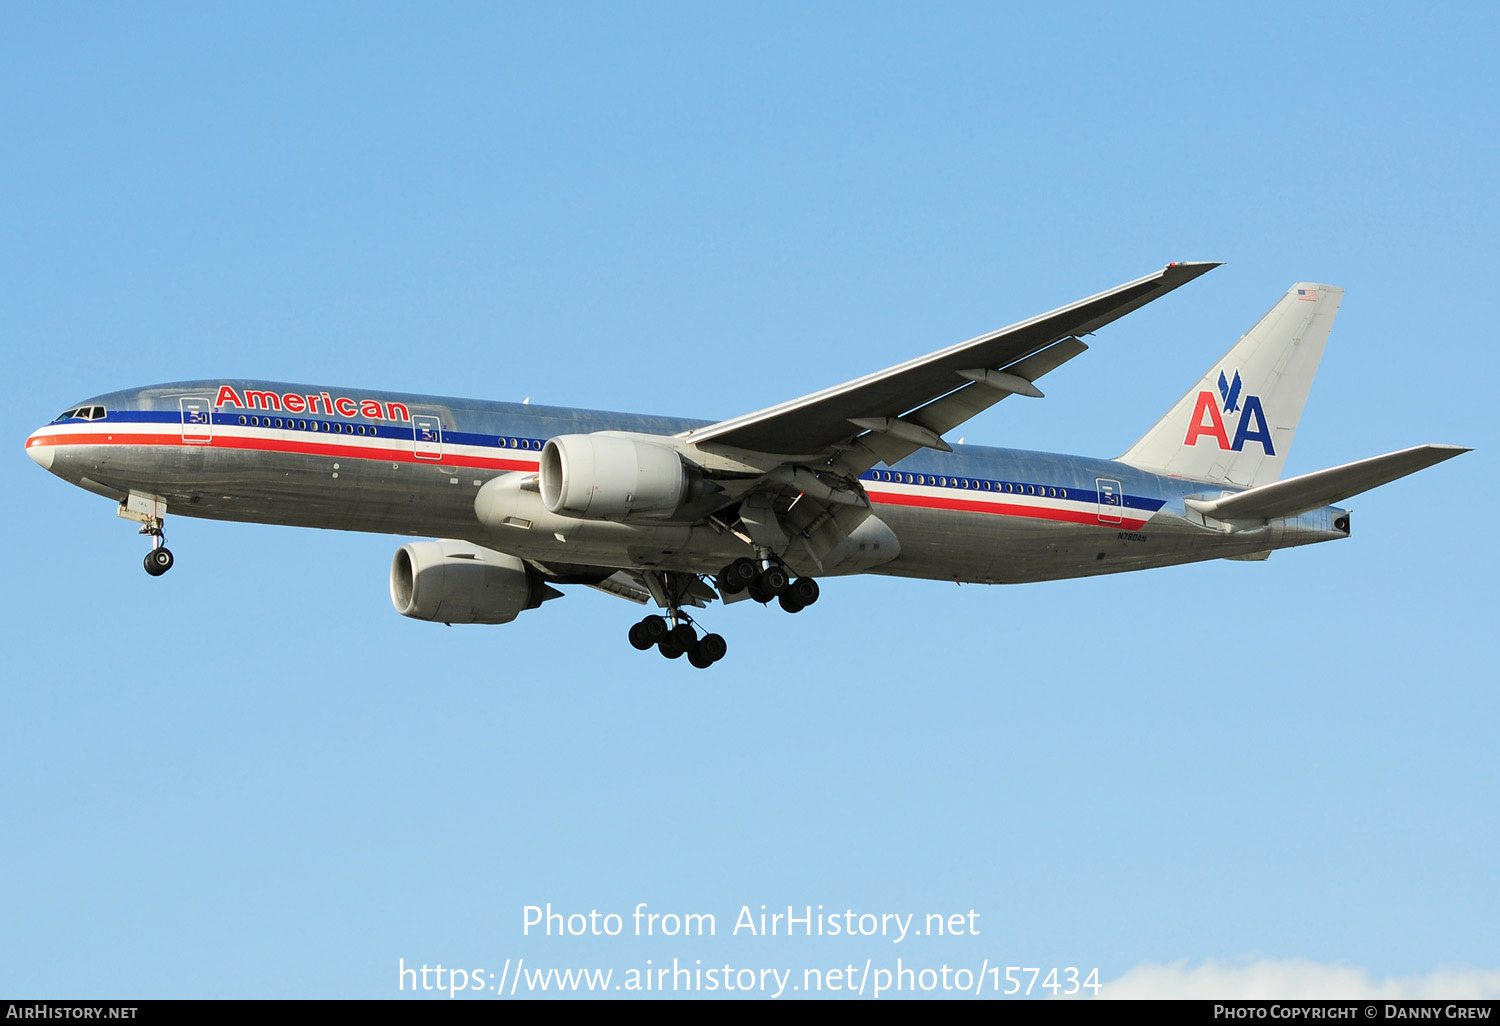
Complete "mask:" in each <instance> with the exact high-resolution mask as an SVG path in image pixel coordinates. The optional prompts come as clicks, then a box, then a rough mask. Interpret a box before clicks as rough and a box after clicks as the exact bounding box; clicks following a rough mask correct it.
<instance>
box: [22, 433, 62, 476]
mask: <svg viewBox="0 0 1500 1026" xmlns="http://www.w3.org/2000/svg"><path fill="white" fill-rule="evenodd" d="M54 449H55V447H54V446H53V445H51V444H50V443H49V442H48V440H47V439H46V438H43V437H41V436H40V435H32V436H31V437H30V438H28V439H26V455H28V456H30V457H31V458H32V459H33V460H35V461H36V464H37V466H39V467H41V468H42V469H43V470H51V469H52V454H53V452H54Z"/></svg>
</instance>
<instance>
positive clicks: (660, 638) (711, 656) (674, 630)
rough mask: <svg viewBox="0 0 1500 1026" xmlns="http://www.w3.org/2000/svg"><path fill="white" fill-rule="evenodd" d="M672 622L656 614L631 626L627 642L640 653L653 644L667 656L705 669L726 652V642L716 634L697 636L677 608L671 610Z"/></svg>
mask: <svg viewBox="0 0 1500 1026" xmlns="http://www.w3.org/2000/svg"><path fill="white" fill-rule="evenodd" d="M670 612H671V614H672V619H673V621H675V622H674V623H673V624H668V623H667V620H666V618H664V617H660V616H657V615H656V614H655V613H653V614H651V615H650V616H648V617H646V618H645V619H644V620H642V621H641V622H640V623H638V624H636V625H635V626H633V627H631V628H630V643H631V644H632V645H634V646H635V647H636V648H638V649H640V650H641V651H642V652H644V651H646V649H648V648H651V647H652V646H653V645H654V646H655V647H656V648H657V650H658V651H660V652H661V654H662V655H664V656H666V657H667V658H668V659H678V658H680V657H682V656H684V655H685V656H687V657H688V662H690V663H692V664H693V665H694V666H696V667H697V668H698V669H700V670H706V669H708V668H709V667H710V666H712V665H713V664H714V663H716V662H718V661H719V660H720V659H723V658H724V654H725V653H726V652H728V651H729V644H728V642H726V641H725V640H724V639H723V638H722V637H720V636H719V635H717V634H705V635H703V637H701V638H700V637H698V632H697V631H696V630H694V629H693V625H692V623H691V621H689V620H688V618H687V617H686V616H684V615H682V613H680V612H679V611H677V610H675V609H674V610H671V611H670Z"/></svg>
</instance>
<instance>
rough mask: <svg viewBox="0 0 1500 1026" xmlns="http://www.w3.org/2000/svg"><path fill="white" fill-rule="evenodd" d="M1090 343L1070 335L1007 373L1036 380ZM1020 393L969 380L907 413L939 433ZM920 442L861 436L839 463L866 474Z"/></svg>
mask: <svg viewBox="0 0 1500 1026" xmlns="http://www.w3.org/2000/svg"><path fill="white" fill-rule="evenodd" d="M1088 348H1089V347H1088V346H1087V345H1085V344H1084V343H1083V342H1080V341H1079V340H1078V339H1076V338H1073V337H1072V336H1069V337H1068V338H1065V339H1063V340H1062V341H1061V342H1056V343H1054V344H1052V345H1050V346H1048V347H1047V348H1046V349H1043V350H1041V351H1040V352H1037V353H1032V354H1031V355H1030V356H1028V357H1026V359H1024V360H1021V361H1019V362H1017V363H1013V364H1011V365H1010V366H1008V367H1006V368H1005V373H1007V374H1010V375H1014V376H1015V377H1017V378H1020V379H1021V380H1022V381H1036V380H1037V379H1038V378H1040V377H1041V376H1042V375H1044V374H1046V373H1048V372H1049V371H1053V370H1056V369H1057V368H1058V367H1061V366H1062V365H1063V364H1065V363H1067V362H1068V361H1069V360H1071V359H1073V357H1075V356H1079V355H1081V354H1082V353H1085V352H1087V351H1088ZM1017 394H1021V393H1016V392H1011V391H1006V390H1002V389H999V388H993V387H991V386H989V385H985V384H982V383H981V382H977V381H974V382H970V383H969V384H967V385H965V386H963V387H962V388H960V389H957V390H956V391H953V392H949V393H948V394H947V395H945V396H943V397H942V398H940V399H934V400H933V401H932V402H930V403H928V404H927V405H926V406H923V407H921V408H919V409H917V410H914V411H913V412H911V413H909V414H907V415H906V418H905V419H906V420H909V421H911V422H912V423H914V424H917V425H920V426H921V427H924V428H926V429H927V430H929V431H931V432H932V433H933V434H936V435H939V436H941V435H943V434H946V433H947V432H949V431H951V430H953V429H954V428H956V427H958V426H959V425H960V424H962V423H964V422H965V421H966V420H968V419H969V418H971V417H974V416H977V415H978V414H980V413H983V412H984V411H985V410H987V409H989V408H990V407H991V406H994V405H995V404H996V403H998V402H999V401H1000V400H1002V399H1004V398H1006V397H1007V396H1010V395H1017ZM919 448H921V446H919V445H914V444H912V443H911V442H908V441H906V440H905V439H902V438H898V437H896V436H895V435H891V434H871V435H866V436H864V437H861V438H860V439H859V442H858V444H857V445H856V446H855V448H854V449H852V450H850V451H849V452H847V453H845V454H844V455H843V456H841V457H840V458H839V461H838V462H839V466H840V467H842V468H844V469H845V470H847V471H848V472H849V473H852V474H853V475H855V476H858V475H860V474H863V473H864V472H865V471H867V470H869V469H870V468H871V467H873V466H874V465H875V464H877V463H884V464H885V465H886V466H891V465H893V464H896V463H899V462H901V461H902V460H904V459H906V457H908V456H910V455H911V454H912V453H914V452H916V451H917V450H918V449H919Z"/></svg>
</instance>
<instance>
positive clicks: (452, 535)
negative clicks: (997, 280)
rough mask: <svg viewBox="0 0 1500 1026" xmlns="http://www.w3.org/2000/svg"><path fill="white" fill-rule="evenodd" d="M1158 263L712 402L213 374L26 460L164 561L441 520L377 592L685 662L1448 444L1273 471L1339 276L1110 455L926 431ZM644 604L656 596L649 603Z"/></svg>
mask: <svg viewBox="0 0 1500 1026" xmlns="http://www.w3.org/2000/svg"><path fill="white" fill-rule="evenodd" d="M1217 266H1218V264H1216V263H1207V262H1194V263H1172V264H1168V265H1167V266H1166V267H1165V268H1163V269H1162V270H1160V271H1157V272H1155V273H1153V274H1148V275H1146V276H1145V277H1142V278H1138V279H1136V280H1134V281H1130V282H1126V283H1125V284H1123V285H1120V286H1118V287H1116V288H1113V289H1109V290H1107V291H1104V292H1100V293H1098V294H1097V295H1094V296H1090V297H1089V298H1087V299H1082V300H1079V301H1078V302H1075V303H1071V304H1069V305H1067V306H1063V307H1060V308H1058V309H1056V310H1053V311H1051V312H1050V313H1045V314H1042V315H1040V316H1037V317H1032V318H1030V319H1029V320H1024V321H1021V322H1019V323H1017V324H1014V325H1011V326H1010V327H1007V328H1003V329H1001V330H999V331H995V332H991V333H989V334H986V335H981V336H979V337H977V338H974V339H971V340H969V341H967V342H963V343H960V344H958V345H954V346H950V347H949V348H946V349H941V350H938V351H937V352H934V353H931V354H929V355H927V356H922V357H919V358H917V359H914V360H910V361H907V362H906V363H902V364H899V365H897V366H895V367H890V368H888V369H886V370H882V371H878V372H876V373H874V374H869V375H866V376H864V377H860V378H856V379H854V380H852V381H848V382H845V383H844V384H841V385H837V386H834V387H832V388H827V389H824V390H822V391H819V392H814V393H812V394H810V395H805V396H803V397H801V398H799V399H793V400H791V401H789V402H784V403H781V404H779V405H776V406H771V407H769V408H767V409H763V410H759V411H757V412H754V413H749V414H745V415H743V416H738V417H732V418H730V419H728V420H721V421H717V422H707V421H699V420H687V419H683V418H677V417H661V416H642V415H635V414H625V413H607V412H601V411H595V410H579V409H569V408H563V407H548V406H540V405H530V403H529V402H527V403H503V402H489V401H482V400H470V399H454V398H443V397H437V396H426V395H409V394H403V393H392V392H380V391H371V390H365V389H351V388H334V387H323V386H316V385H315V386H308V385H296V384H285V383H280V382H269V381H249V380H239V379H221V380H208V381H188V382H177V383H172V384H162V385H152V386H149V387H145V388H136V389H128V390H124V391H118V392H111V393H108V394H105V395H99V396H95V397H93V398H91V399H88V400H85V401H84V402H81V403H78V404H75V405H73V406H71V407H69V408H68V409H67V410H65V411H64V412H63V413H62V414H61V415H59V416H58V417H57V418H56V419H54V420H53V421H52V422H51V423H50V424H47V425H45V426H43V427H41V428H39V429H37V430H36V431H35V432H34V433H33V434H32V435H31V436H30V437H29V438H28V439H27V440H26V451H27V453H28V454H29V455H30V456H31V458H32V459H33V460H35V461H36V462H37V463H38V464H40V465H41V466H42V467H43V468H45V469H47V470H49V471H51V472H52V473H53V474H56V475H57V476H58V477H61V478H63V479H64V480H66V481H68V482H70V483H72V484H75V485H78V486H80V487H82V488H85V489H87V490H89V491H91V492H95V493H97V494H99V495H102V496H105V497H107V498H109V499H111V500H114V501H115V502H117V503H118V504H119V505H118V509H117V514H118V515H119V516H120V517H123V518H126V519H128V520H131V521H133V522H137V523H139V524H141V525H142V526H141V528H140V533H141V534H144V535H147V536H149V537H150V539H151V549H150V551H149V552H147V554H146V557H145V567H146V571H147V573H149V574H151V575H153V576H160V575H161V574H163V573H165V572H166V571H168V570H170V569H171V568H172V566H173V564H174V557H173V554H172V552H171V550H169V549H168V548H166V545H165V540H166V539H165V533H164V525H165V519H166V513H167V510H168V509H171V510H172V511H173V513H174V514H182V515H184V516H192V517H202V518H206V519H211V520H236V521H248V522H253V523H265V524H286V525H293V526H301V527H319V528H329V529H336V530H347V531H368V532H376V533H381V534H393V535H416V536H424V537H429V538H435V539H437V540H432V541H418V542H411V543H408V544H406V545H403V546H402V547H401V548H400V549H399V550H398V551H397V552H396V554H395V557H394V559H393V561H392V566H391V573H390V592H391V600H392V603H393V604H394V605H395V607H396V609H397V611H398V612H400V613H402V614H403V615H405V616H408V617H413V618H416V619H419V620H427V621H434V622H439V623H447V624H450V625H451V624H456V623H466V624H467V623H484V624H503V623H509V622H511V621H512V620H514V619H515V618H516V617H517V616H519V615H520V614H521V613H522V612H524V611H526V610H529V609H534V608H536V607H537V606H539V605H541V603H543V602H545V601H548V600H550V599H553V598H557V597H560V596H561V595H562V592H560V591H559V590H558V587H559V586H566V585H588V586H591V587H594V588H597V589H600V590H602V591H605V592H608V593H610V594H613V595H617V596H620V597H622V598H625V599H628V600H631V601H634V602H636V603H639V604H642V605H645V604H646V603H648V602H654V603H655V605H656V606H657V607H659V608H660V609H661V610H662V613H661V614H657V613H651V614H649V615H647V616H645V617H644V618H643V619H642V620H640V621H639V622H637V623H635V624H634V625H632V626H631V628H630V630H629V635H628V636H629V641H630V643H631V644H632V645H633V646H634V647H635V648H637V649H640V650H642V651H646V650H649V649H651V648H656V649H657V650H658V651H659V652H660V653H661V654H662V655H664V656H666V657H668V658H671V659H676V658H680V657H682V656H686V657H687V659H688V661H689V662H690V663H691V664H692V665H693V666H695V667H699V668H706V667H708V666H710V665H712V664H713V663H715V662H717V661H719V660H720V659H722V658H724V656H725V654H726V652H727V650H728V645H727V642H726V641H725V640H724V638H723V637H722V636H721V635H719V634H716V633H702V634H700V632H699V627H698V625H697V622H696V620H695V619H694V617H693V616H692V615H691V614H689V613H688V612H687V610H688V609H689V608H692V609H702V608H704V607H705V606H707V604H708V603H710V602H712V601H714V600H716V599H717V600H721V601H722V602H724V603H726V604H727V603H732V602H737V601H741V600H744V599H750V600H753V601H755V602H758V603H762V604H768V603H771V602H776V603H777V604H778V605H780V606H781V608H782V609H784V610H786V611H787V612H790V613H796V612H800V611H801V610H803V609H806V608H807V607H808V606H811V605H813V604H814V603H815V602H817V601H818V597H819V586H818V579H819V578H829V577H837V576H844V575H849V574H861V573H872V574H883V575H888V576H893V577H912V578H926V579H935V580H944V581H957V582H961V583H983V584H1020V583H1027V582H1033V581H1045V580H1056V579H1061V578H1075V577H1087V576H1093V575H1097V574H1109V573H1120V572H1124V571H1129V570H1142V569H1147V568H1151V567H1161V566H1169V565H1173V564H1180V563H1188V562H1195V561H1200V560H1207V559H1219V558H1223V559H1231V560H1263V559H1265V558H1266V557H1267V556H1269V555H1270V553H1271V552H1273V551H1275V550H1276V549H1282V548H1289V547H1292V546H1297V545H1307V544H1311V543H1315V542H1322V541H1330V540H1334V539H1339V538H1345V537H1348V535H1349V531H1350V526H1349V524H1350V511H1349V510H1348V509H1346V508H1342V507H1340V506H1337V505H1334V504H1335V503H1338V502H1342V501H1344V500H1345V499H1348V498H1349V497H1351V496H1354V495H1357V494H1359V493H1361V492H1364V491H1366V490H1368V489H1370V488H1374V487H1376V486H1378V485H1382V484H1386V483H1388V482H1390V481H1394V480H1396V479H1398V478H1401V477H1404V476H1406V475H1408V474H1412V473H1415V472H1416V471H1419V470H1422V469H1425V468H1427V467H1430V466H1432V465H1434V464H1436V463H1440V462H1442V461H1443V460H1447V459H1450V458H1452V457H1454V456H1457V455H1459V454H1460V453H1464V452H1468V451H1469V450H1468V449H1466V448H1462V447H1459V446H1452V445H1419V446H1416V447H1413V448H1409V449H1403V450H1400V451H1398V452H1393V453H1388V454H1386V455H1383V456H1376V457H1373V458H1370V459H1365V460H1360V461H1358V462H1355V463H1349V464H1345V465H1343V466H1339V467H1334V468H1331V469H1328V470H1320V471H1317V472H1314V473H1310V474H1303V475H1301V476H1298V477H1293V478H1289V479H1286V480H1282V479H1281V472H1282V467H1283V466H1284V465H1285V463H1286V458H1287V451H1288V450H1289V449H1290V448H1291V443H1292V438H1293V435H1294V434H1295V432H1296V430H1297V423H1298V420H1299V419H1300V417H1301V414H1302V409H1303V406H1304V404H1305V403H1306V400H1307V396H1308V391H1309V389H1310V388H1311V386H1312V380H1313V375H1314V373H1315V372H1316V370H1317V367H1318V363H1319V361H1320V359H1321V358H1322V355H1323V349H1324V345H1325V343H1326V342H1327V339H1328V335H1329V331H1330V329H1331V328H1332V325H1333V320H1334V316H1335V315H1336V314H1337V312H1338V308H1339V304H1340V302H1341V300H1342V298H1343V290H1342V289H1340V288H1337V287H1334V286H1331V285H1320V284H1315V283H1309V282H1299V283H1297V284H1295V285H1293V286H1292V287H1291V288H1290V289H1289V290H1288V291H1287V293H1286V294H1285V295H1284V296H1282V297H1281V298H1280V299H1279V300H1278V301H1277V302H1276V304H1275V305H1274V306H1273V307H1272V308H1271V310H1270V311H1269V312H1268V313H1267V314H1266V315H1265V316H1264V317H1262V318H1261V320H1260V321H1259V322H1258V323H1257V324H1256V325H1255V326H1254V327H1253V328H1251V329H1250V331H1249V332H1248V333H1247V334H1246V335H1244V336H1243V337H1241V338H1240V340H1239V341H1238V342H1236V343H1235V344H1234V346H1233V347H1231V348H1230V350H1229V352H1228V353H1226V354H1225V355H1224V357H1223V358H1222V359H1220V360H1218V361H1217V362H1215V363H1214V364H1213V365H1212V366H1211V367H1210V368H1209V370H1208V372H1207V373H1206V374H1204V375H1203V377H1202V378H1201V379H1200V380H1199V381H1198V382H1197V383H1196V384H1195V385H1194V386H1193V387H1192V388H1190V389H1189V390H1188V391H1187V393H1186V394H1185V395H1184V396H1183V397H1182V398H1181V399H1180V400H1178V401H1177V403H1176V404H1175V405H1173V406H1172V407H1171V408H1170V409H1169V410H1168V411H1167V412H1166V414H1165V415H1163V416H1162V418H1161V419H1160V420H1159V421H1158V422H1157V423H1156V424H1155V425H1154V426H1153V427H1152V428H1151V429H1150V430H1149V431H1147V432H1146V433H1145V434H1144V435H1142V436H1141V438H1140V440H1139V441H1137V442H1136V443H1135V444H1134V445H1133V446H1131V447H1130V449H1129V450H1127V451H1126V452H1125V453H1124V454H1123V455H1121V456H1119V457H1118V458H1116V459H1096V458H1089V457H1081V456H1067V455H1059V454H1054V453H1044V452H1025V451H1018V450H1014V449H1001V448H990V447H986V446H978V445H964V444H951V443H949V442H948V441H947V440H946V439H945V438H944V436H945V435H947V434H948V433H950V432H952V431H953V430H954V429H955V428H957V427H958V426H959V425H961V424H963V423H964V422H965V421H967V420H968V419H969V418H971V417H973V416H975V415H976V414H978V413H980V412H982V411H984V410H986V409H988V408H989V407H991V406H993V405H995V404H996V403H998V402H1000V401H1002V400H1004V399H1007V398H1009V397H1011V396H1021V397H1030V398H1040V397H1041V396H1042V392H1041V390H1040V389H1039V388H1038V387H1037V385H1036V384H1035V382H1036V381H1038V380H1039V379H1040V378H1041V377H1042V376H1043V375H1045V374H1047V373H1048V372H1049V371H1052V370H1055V369H1056V368H1057V367H1059V366H1061V365H1062V364H1064V363H1066V362H1067V361H1069V360H1071V359H1073V358H1074V357H1076V356H1078V355H1080V354H1081V353H1083V352H1084V351H1085V350H1086V349H1087V348H1088V346H1087V345H1086V344H1085V343H1084V342H1083V341H1082V339H1083V337H1085V336H1088V335H1091V334H1093V333H1094V332H1096V331H1098V330H1099V329H1101V328H1103V327H1104V326H1106V325H1108V324H1109V323H1111V322H1113V321H1114V320H1116V319H1117V318H1119V317H1122V316H1124V315H1125V314H1127V313H1129V312H1131V311H1133V310H1135V309H1138V308H1139V307H1141V306H1144V305H1145V304H1147V303H1149V302H1152V301H1153V300H1156V299H1158V298H1160V297H1161V296H1164V295H1166V294H1167V293H1168V292H1171V291H1173V290H1174V289H1177V288H1179V287H1180V286H1182V285H1185V284H1186V283H1187V282H1189V281H1191V280H1193V279H1194V278H1197V277H1198V276H1199V275H1201V274H1204V273H1205V272H1207V271H1209V270H1211V269H1212V268H1214V267H1217ZM663 614H664V615H663Z"/></svg>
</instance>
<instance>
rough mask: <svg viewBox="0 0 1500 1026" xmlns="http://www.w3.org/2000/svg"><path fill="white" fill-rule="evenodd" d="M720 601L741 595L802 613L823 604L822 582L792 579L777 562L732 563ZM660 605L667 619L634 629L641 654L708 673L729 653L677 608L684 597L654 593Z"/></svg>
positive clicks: (722, 577)
mask: <svg viewBox="0 0 1500 1026" xmlns="http://www.w3.org/2000/svg"><path fill="white" fill-rule="evenodd" d="M714 583H715V584H716V585H717V586H718V589H719V593H720V594H721V595H734V594H737V593H739V592H742V591H747V592H749V593H750V597H751V598H753V599H754V600H755V601H757V602H759V603H761V604H762V605H764V604H766V603H769V602H770V601H771V600H772V599H775V600H776V601H777V602H779V603H780V604H781V608H782V609H785V610H786V611H787V612H788V613H800V612H801V611H802V610H804V609H806V608H807V607H808V606H810V605H812V604H813V603H814V602H816V601H818V582H817V581H815V580H813V579H812V578H811V577H798V578H795V579H794V578H793V577H792V575H791V573H790V572H789V571H788V570H787V568H786V567H784V566H782V565H781V564H780V563H777V562H775V561H774V560H772V559H769V558H768V559H764V560H763V561H756V560H753V559H749V558H748V557H747V558H741V559H736V560H735V561H734V562H733V563H730V564H729V565H728V566H726V567H725V568H724V569H723V570H720V571H719V573H718V574H717V575H716V576H715V577H714ZM653 592H654V593H655V594H656V600H657V602H658V603H659V604H661V605H663V606H665V607H666V609H667V615H666V616H658V615H656V614H655V613H653V614H651V615H650V616H648V617H646V618H645V619H644V620H642V621H641V622H640V623H638V624H635V625H633V626H632V627H631V628H630V643H631V644H632V645H633V646H635V647H636V648H637V649H639V650H640V651H642V652H644V651H646V649H648V648H655V649H656V650H657V651H659V652H660V653H661V654H662V655H664V656H666V657H667V658H668V659H680V658H682V657H683V656H687V658H688V662H690V663H692V664H693V665H694V666H696V667H698V669H700V670H706V669H708V667H710V666H712V665H713V664H714V663H716V662H718V661H719V660H720V659H723V658H724V654H725V653H726V652H728V651H729V645H728V643H727V642H725V641H724V639H723V638H722V637H720V636H719V635H717V634H705V635H703V636H702V637H699V636H698V631H697V629H696V628H695V627H694V625H693V621H692V619H691V618H689V617H688V616H687V615H686V614H685V613H683V612H682V610H681V609H680V608H678V605H677V602H679V601H682V597H681V595H678V594H676V593H673V592H666V591H664V590H663V589H653Z"/></svg>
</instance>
